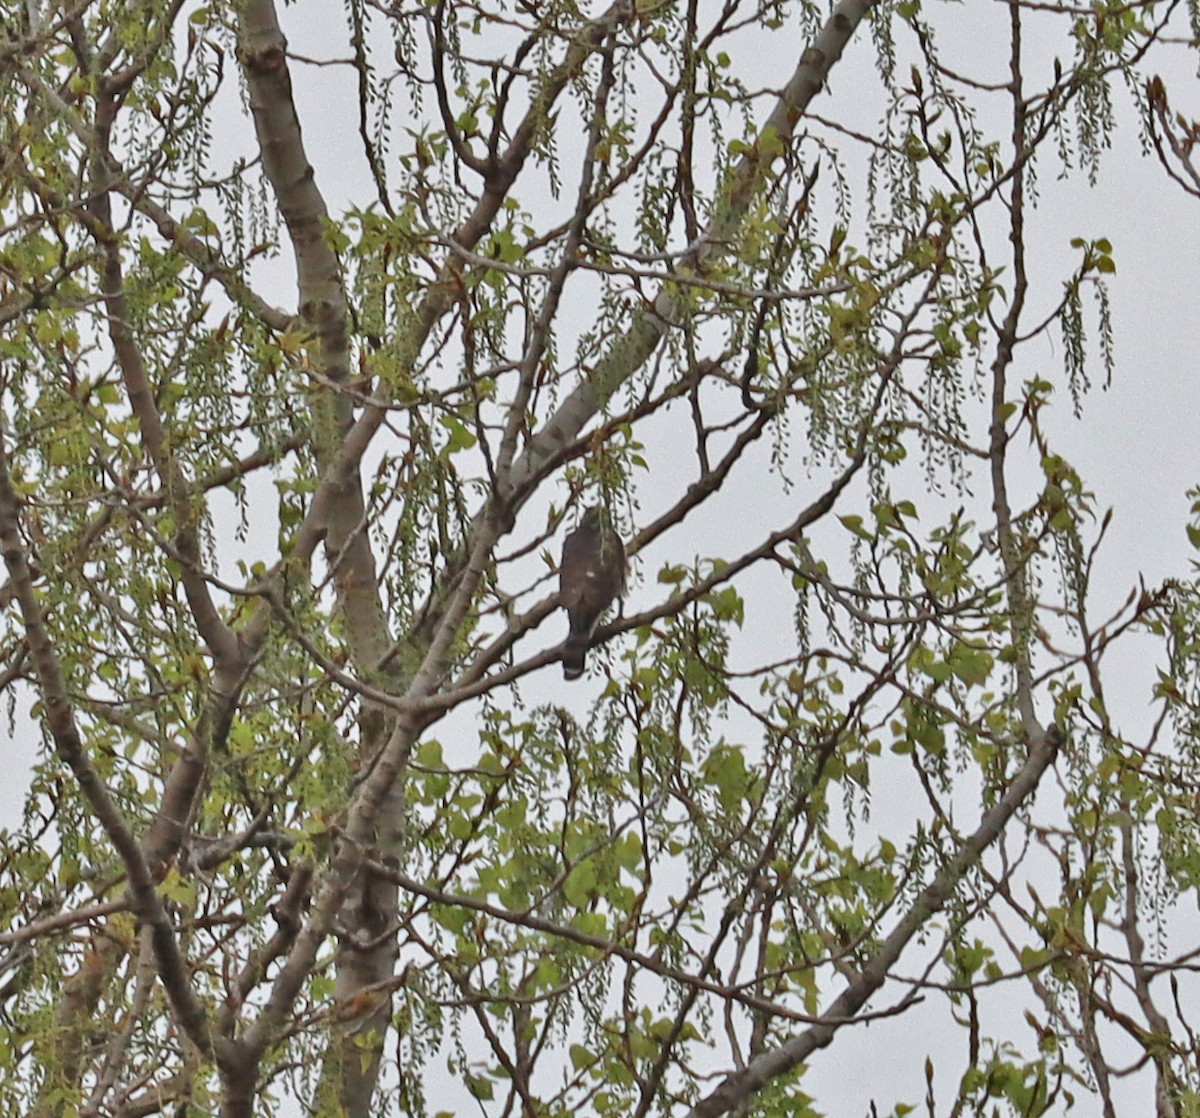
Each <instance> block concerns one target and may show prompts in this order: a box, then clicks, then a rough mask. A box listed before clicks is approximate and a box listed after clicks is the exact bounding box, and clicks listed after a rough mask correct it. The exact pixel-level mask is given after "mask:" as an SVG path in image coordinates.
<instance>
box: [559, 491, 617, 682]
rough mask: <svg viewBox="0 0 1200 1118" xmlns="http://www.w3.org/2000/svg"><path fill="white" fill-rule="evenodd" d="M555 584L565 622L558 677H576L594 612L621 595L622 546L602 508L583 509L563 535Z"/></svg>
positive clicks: (596, 620)
mask: <svg viewBox="0 0 1200 1118" xmlns="http://www.w3.org/2000/svg"><path fill="white" fill-rule="evenodd" d="M558 585H559V590H560V593H561V596H562V603H563V606H564V607H565V608H566V611H567V617H568V618H569V619H570V622H571V628H570V631H569V632H568V633H567V639H566V643H564V644H563V653H562V662H563V676H564V678H566V679H578V678H579V677H580V676H581V675H583V665H584V661H585V660H586V659H587V650H588V646H589V645H590V644H591V642H592V634H593V633H595V631H596V626H597V625H598V624H599V623H600V615H601V614H602V613H603V612H604V611H605V610H606V609H608V607H609V606H610V605H612V602H613V599H614V598H619V597H623V596H624V594H625V545H624V544H623V543H622V542H621V537H620V535H619V534H618V533H617V530H616V529H615V528H614V527H613V525H612V519H611V517H610V516H609V514H608V510H607V509H604V508H601V507H599V506H594V507H593V508H590V509H588V510H587V512H585V513H584V514H583V518H582V519H581V520H580V521H579V527H578V528H576V529H575V531H574V532H572V533H571V534H570V535H569V536H568V537H567V538H566V541H565V542H564V543H563V553H562V564H561V566H560V567H559V568H558Z"/></svg>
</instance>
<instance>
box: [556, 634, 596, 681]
mask: <svg viewBox="0 0 1200 1118" xmlns="http://www.w3.org/2000/svg"><path fill="white" fill-rule="evenodd" d="M589 644H591V635H590V634H589V633H588V632H587V630H586V629H583V630H579V631H576V630H575V629H572V630H571V632H570V633H568V634H567V639H566V642H565V643H564V644H563V651H562V665H563V679H578V678H579V677H580V676H581V675H583V667H584V664H586V663H587V650H588V645H589Z"/></svg>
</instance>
